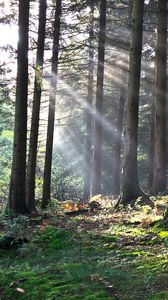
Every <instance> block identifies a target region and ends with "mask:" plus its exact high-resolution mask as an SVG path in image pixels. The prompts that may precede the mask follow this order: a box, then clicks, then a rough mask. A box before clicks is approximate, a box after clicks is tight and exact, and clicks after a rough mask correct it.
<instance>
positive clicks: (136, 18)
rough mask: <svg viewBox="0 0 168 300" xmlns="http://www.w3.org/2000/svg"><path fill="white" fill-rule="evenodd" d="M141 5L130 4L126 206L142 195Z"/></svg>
mask: <svg viewBox="0 0 168 300" xmlns="http://www.w3.org/2000/svg"><path fill="white" fill-rule="evenodd" d="M143 9H144V1H143V0H135V1H133V12H132V18H133V28H132V41H131V49H130V62H129V87H128V100H127V107H126V129H125V145H124V159H123V177H122V192H121V203H122V204H124V205H125V204H128V203H129V202H130V201H132V200H135V199H136V198H138V197H139V196H142V195H144V193H143V192H142V190H141V189H140V187H139V181H138V171H137V144H138V143H137V137H138V109H139V88H140V72H141V52H142V31H143Z"/></svg>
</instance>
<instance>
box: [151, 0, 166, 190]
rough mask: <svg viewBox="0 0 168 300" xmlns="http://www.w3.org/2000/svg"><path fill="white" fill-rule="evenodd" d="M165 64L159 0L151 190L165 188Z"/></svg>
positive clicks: (163, 10) (162, 7) (163, 9)
mask: <svg viewBox="0 0 168 300" xmlns="http://www.w3.org/2000/svg"><path fill="white" fill-rule="evenodd" d="M166 65H167V1H166V0H159V2H158V13H157V45H156V99H155V145H154V151H155V153H154V177H153V188H152V192H153V193H154V194H157V193H158V192H164V191H165V190H166V166H167V164H166V154H167V153H166V76H167V74H166Z"/></svg>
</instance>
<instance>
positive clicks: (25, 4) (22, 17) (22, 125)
mask: <svg viewBox="0 0 168 300" xmlns="http://www.w3.org/2000/svg"><path fill="white" fill-rule="evenodd" d="M29 4H30V3H29V0H27V1H22V0H20V1H19V41H18V51H17V54H18V57H17V82H16V105H15V129H14V150H13V163H12V171H11V172H12V178H11V182H12V194H11V199H10V201H9V204H8V209H9V211H10V212H14V213H25V212H26V211H27V207H26V199H25V185H26V142H27V94H28V33H29Z"/></svg>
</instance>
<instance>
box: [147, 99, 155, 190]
mask: <svg viewBox="0 0 168 300" xmlns="http://www.w3.org/2000/svg"><path fill="white" fill-rule="evenodd" d="M154 120H155V103H154V99H153V97H152V109H151V128H150V137H149V138H150V140H149V177H148V188H149V191H150V192H152V184H153V175H154V138H155V121H154Z"/></svg>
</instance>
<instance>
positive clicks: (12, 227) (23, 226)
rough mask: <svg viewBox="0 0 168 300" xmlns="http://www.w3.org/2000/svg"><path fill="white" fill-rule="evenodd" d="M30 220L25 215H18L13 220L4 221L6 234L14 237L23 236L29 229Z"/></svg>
mask: <svg viewBox="0 0 168 300" xmlns="http://www.w3.org/2000/svg"><path fill="white" fill-rule="evenodd" d="M29 223H30V220H29V218H28V217H26V216H18V217H17V218H14V219H13V220H8V221H6V226H5V227H6V231H7V234H8V235H11V236H14V237H20V236H21V237H23V236H25V235H27V233H28V231H29Z"/></svg>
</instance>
